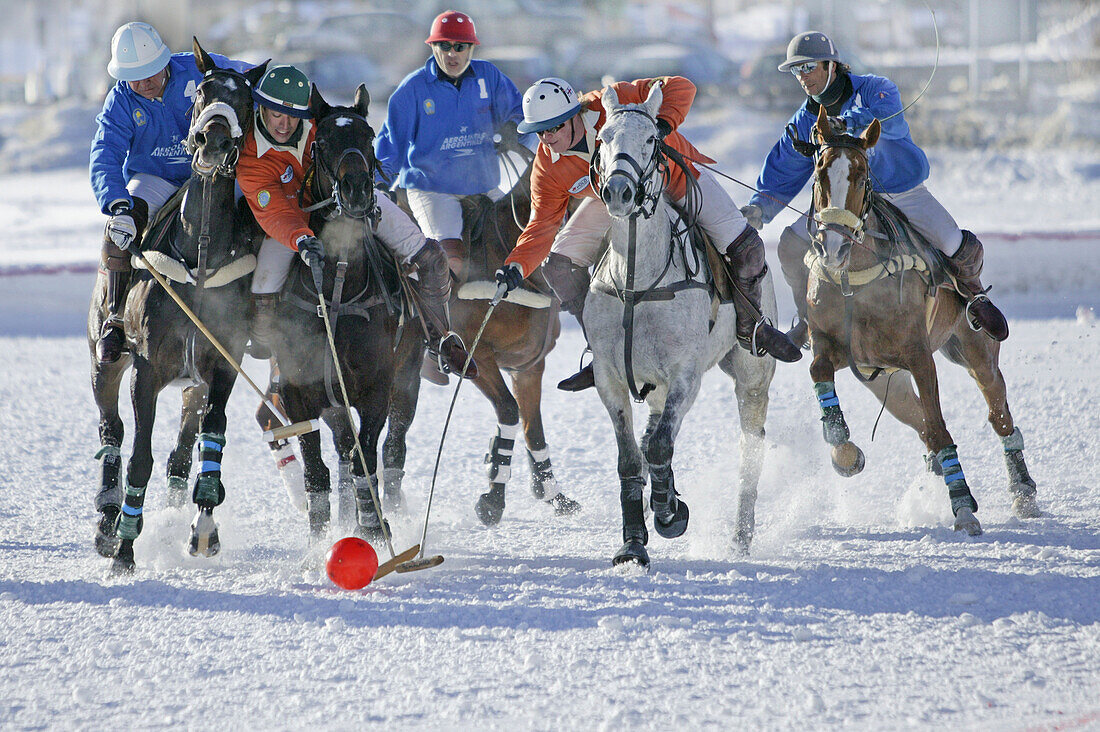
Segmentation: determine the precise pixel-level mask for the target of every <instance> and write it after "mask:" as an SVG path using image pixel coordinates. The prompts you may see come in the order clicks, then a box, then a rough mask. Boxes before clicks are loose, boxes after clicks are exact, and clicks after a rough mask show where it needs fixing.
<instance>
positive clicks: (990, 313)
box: [945, 230, 1008, 341]
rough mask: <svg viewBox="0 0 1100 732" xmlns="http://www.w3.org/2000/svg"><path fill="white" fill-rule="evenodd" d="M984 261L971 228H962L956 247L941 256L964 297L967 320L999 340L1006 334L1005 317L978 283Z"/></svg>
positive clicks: (979, 243) (986, 289) (979, 245)
mask: <svg viewBox="0 0 1100 732" xmlns="http://www.w3.org/2000/svg"><path fill="white" fill-rule="evenodd" d="M984 263H985V253H984V250H983V249H982V243H981V241H979V240H978V237H976V236H974V234H973V232H970V231H966V230H963V240H962V244H961V245H960V246H959V250H958V251H957V252H955V253H954V254H953V255H951V256H950V257H947V258H946V259H945V264H946V265H947V269H948V271H949V272H950V273H951V274H952V275H953V276H954V277H955V283H956V284H957V285H958V289H959V292H960V294H961V295H962V296H963V297H964V298H966V301H967V302H966V317H967V319H968V320H969V321H970V327H972V328H973V329H974V330H984V331H985V333H986V335H988V336H989V337H990V338H992V339H993V340H995V341H1003V340H1004V339H1006V338H1008V321H1007V320H1005V316H1004V315H1003V314H1002V313H1001V311H1000V310H998V309H997V306H996V305H994V304H993V303H992V302H990V300H989V297H988V296H987V295H986V294H985V293H986V292H988V291H989V288H988V287H986V288H983V287H982V282H981V279H980V275H981V273H982V265H983V264H984Z"/></svg>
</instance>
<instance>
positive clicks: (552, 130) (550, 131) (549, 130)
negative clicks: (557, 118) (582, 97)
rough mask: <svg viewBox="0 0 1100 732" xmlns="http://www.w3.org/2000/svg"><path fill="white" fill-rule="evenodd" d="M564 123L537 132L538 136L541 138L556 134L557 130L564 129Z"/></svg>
mask: <svg viewBox="0 0 1100 732" xmlns="http://www.w3.org/2000/svg"><path fill="white" fill-rule="evenodd" d="M568 121H569V120H565V122H568ZM565 122H562V123H561V124H560V125H554V126H553V127H548V128H546V129H545V130H539V132H538V136H539V137H542V136H543V135H553V134H556V133H557V132H558V131H559V130H561V128H563V127H565Z"/></svg>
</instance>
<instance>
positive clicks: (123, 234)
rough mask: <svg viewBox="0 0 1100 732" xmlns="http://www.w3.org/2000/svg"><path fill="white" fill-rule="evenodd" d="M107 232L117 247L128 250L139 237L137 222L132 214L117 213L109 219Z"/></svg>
mask: <svg viewBox="0 0 1100 732" xmlns="http://www.w3.org/2000/svg"><path fill="white" fill-rule="evenodd" d="M105 233H106V235H107V238H108V239H110V240H111V241H112V242H114V245H115V246H116V247H118V248H119V249H121V250H122V251H126V250H127V249H129V248H130V245H131V244H133V243H134V240H135V239H137V224H135V223H134V217H133V216H131V215H130V214H128V213H117V214H115V215H114V216H112V217H110V218H109V219H107V228H106V231H105Z"/></svg>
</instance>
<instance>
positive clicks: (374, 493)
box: [309, 259, 443, 579]
mask: <svg viewBox="0 0 1100 732" xmlns="http://www.w3.org/2000/svg"><path fill="white" fill-rule="evenodd" d="M309 270H310V273H311V274H312V275H313V285H314V286H315V287H316V288H317V300H318V302H319V303H320V307H319V308H318V309H319V310H320V311H321V319H322V320H324V321H325V335H326V336H328V347H329V350H330V351H331V352H332V362H333V365H334V366H335V371H336V378H337V381H339V383H340V396H341V397H342V398H343V400H344V414H346V415H347V417H348V426H349V427H351V433H352V435H354V436H355V439H354V446H355V454H356V455H358V456H359V467H361V468H362V469H363V476H364V477H365V478H366V480H367V485H368V486H369V487H370V495H371V500H373V501H374V513H375V515H377V516H378V523H379V524H381V526H382V536H383V537H384V538H385V540H386V549H388V550H389V552H390V558H389V560H388V561H386V562H383V563H382V564H379V565H378V571H377V572H375V573H374V578H375V579H378V578H379V577H384V576H386V575H387V574H389V573H390V572H392V571H393V570H394V568H396V567H398V566H399V565H400V564H402V563H403V562H405V561H406V560H408V559H411V558H412V557H415V556H416V555H417V553H418V552H419V551H420V545H419V544H414V545H413V546H411V547H409V548H408V549H406V550H405V551H403V552H401V553H400V554H396V553H394V551H393V540H392V537H391V536H390V529H389V527H388V526H387V525H386V518H385V517H384V516H383V515H382V502H381V501H379V500H378V489H377V488H376V487H375V485H374V481H373V480H372V479H371V475H370V472H369V471H368V470H367V458H366V457H365V456H364V455H363V448H362V446H361V445H360V444H359V431H358V430H357V429H356V428H355V420H354V419H353V418H352V416H351V402H350V401H349V400H348V390H347V387H346V386H345V385H344V371H343V369H341V368H340V357H339V356H337V355H336V339H335V337H334V336H333V334H332V324H331V323H330V322H329V319H328V303H326V302H325V291H324V287H323V286H324V275H323V273H322V271H321V266H320V264H319V263H318V262H317V260H316V259H314V260H313V261H312V262H310V265H309ZM442 561H443V557H439V562H442ZM439 562H436V563H435V564H439ZM435 564H431V565H427V566H431V567H434V566H435ZM426 568H427V567H416V569H426ZM399 571H400V570H399ZM404 571H406V572H408V571H412V570H404Z"/></svg>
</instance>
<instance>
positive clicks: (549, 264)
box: [542, 252, 596, 391]
mask: <svg viewBox="0 0 1100 732" xmlns="http://www.w3.org/2000/svg"><path fill="white" fill-rule="evenodd" d="M542 272H543V274H544V275H546V281H547V282H548V283H549V284H550V287H551V289H553V290H554V294H555V295H557V296H558V299H559V300H561V308H562V310H564V311H566V312H567V313H571V314H572V315H573V317H575V318H576V319H577V322H578V323H580V324H581V333H584V341H585V350H586V351H587V350H588V334H587V333H585V330H584V318H583V317H582V316H583V315H584V299H585V298H586V297H587V296H588V284H589V282H590V281H591V277H590V276H589V274H588V267H582V266H579V265H576V264H573V262H572V260H570V259H569V257H567V256H565V255H564V254H558V253H557V252H551V253H550V256H549V257H548V258H547V260H546V263H545V264H544V265H542ZM595 385H596V377H595V374H593V372H592V364H591V363H589V364H588V365H587V366H585V367H583V368H582V369H581V370H580V371H578V372H577V373H575V374H573V375H572V376H570V377H568V378H566V379H562V380H561V381H560V382H558V388H559V389H561V390H562V391H583V390H585V389H588V388H589V387H592V386H595Z"/></svg>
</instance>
